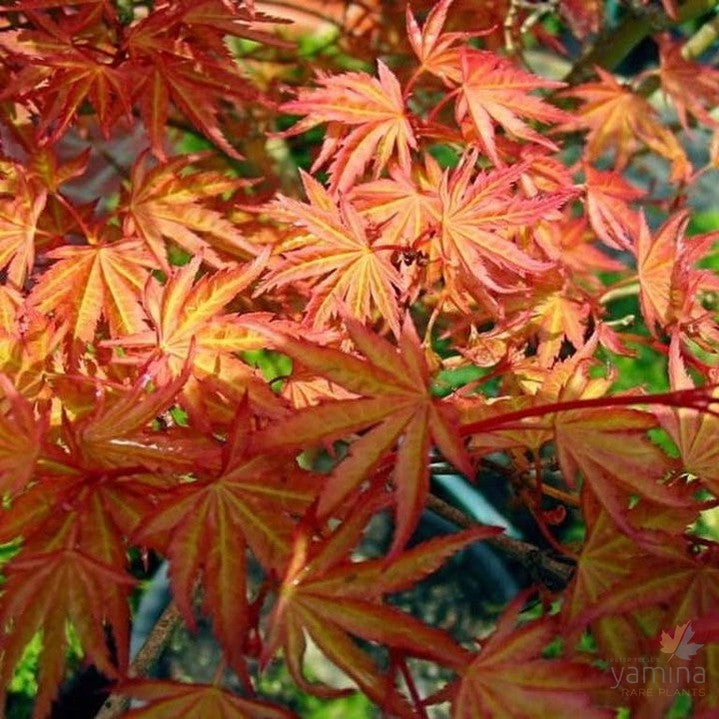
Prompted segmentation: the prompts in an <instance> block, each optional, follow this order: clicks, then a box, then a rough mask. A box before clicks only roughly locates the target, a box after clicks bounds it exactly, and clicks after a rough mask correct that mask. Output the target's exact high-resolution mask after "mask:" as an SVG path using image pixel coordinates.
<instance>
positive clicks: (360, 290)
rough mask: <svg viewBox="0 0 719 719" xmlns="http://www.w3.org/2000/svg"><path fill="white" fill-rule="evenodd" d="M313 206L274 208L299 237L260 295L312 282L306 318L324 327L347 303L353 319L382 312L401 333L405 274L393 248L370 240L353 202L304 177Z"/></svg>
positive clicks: (286, 246) (284, 250) (281, 202)
mask: <svg viewBox="0 0 719 719" xmlns="http://www.w3.org/2000/svg"><path fill="white" fill-rule="evenodd" d="M302 181H303V183H304V186H305V190H306V192H307V196H308V197H309V199H310V204H306V203H303V202H298V201H297V200H293V199H291V198H289V197H280V198H279V199H278V200H277V201H276V202H275V204H274V205H273V209H274V212H275V213H276V214H277V216H278V218H279V219H282V220H285V221H286V222H291V223H292V224H293V225H295V226H297V227H299V228H300V232H301V234H300V235H299V236H291V237H290V238H289V239H288V240H286V241H285V242H283V243H281V244H280V246H279V252H280V253H281V254H282V256H283V259H282V260H281V261H280V262H279V263H277V264H276V266H275V267H274V268H273V270H272V271H271V272H270V273H269V274H268V275H267V276H266V277H265V279H264V282H263V283H262V284H261V285H260V288H259V290H258V291H262V292H266V291H267V290H270V289H272V288H273V287H277V286H280V285H285V284H288V283H294V282H299V281H301V280H309V282H310V283H311V287H312V289H311V294H310V301H309V303H308V304H307V307H306V308H305V318H306V320H307V321H308V322H310V323H312V324H314V325H315V326H324V325H326V323H327V321H328V320H329V319H331V318H332V317H333V316H336V315H337V314H338V312H339V304H338V302H342V303H344V305H346V306H347V308H348V309H349V311H350V312H351V313H352V315H353V316H354V317H356V318H357V319H360V320H367V319H370V318H371V317H372V314H373V313H372V310H373V309H374V308H377V309H378V310H379V312H380V314H381V315H382V317H383V318H384V319H385V320H386V321H387V322H388V324H389V326H390V327H391V329H392V331H393V332H394V333H395V335H398V334H399V311H398V309H397V295H398V290H399V287H400V284H401V280H400V275H399V273H398V272H397V270H396V269H395V267H393V265H392V263H391V261H390V259H391V252H392V251H391V250H389V251H388V250H387V249H383V248H382V247H380V245H382V244H383V241H382V238H380V240H379V241H375V240H373V239H372V238H371V237H370V236H369V228H368V226H367V223H366V221H365V220H363V218H362V216H361V215H360V214H359V213H358V212H357V211H356V210H355V208H354V207H353V206H352V204H351V203H350V202H349V201H347V200H344V199H342V198H341V199H340V200H339V207H338V206H337V205H336V204H335V201H334V200H333V199H332V197H331V196H330V195H329V194H328V193H327V192H326V191H325V190H324V189H323V188H322V186H321V185H320V184H319V183H318V182H317V181H316V180H314V179H313V178H312V177H310V176H309V175H307V174H305V173H302Z"/></svg>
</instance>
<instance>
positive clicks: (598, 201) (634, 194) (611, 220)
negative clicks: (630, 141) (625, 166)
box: [584, 165, 645, 250]
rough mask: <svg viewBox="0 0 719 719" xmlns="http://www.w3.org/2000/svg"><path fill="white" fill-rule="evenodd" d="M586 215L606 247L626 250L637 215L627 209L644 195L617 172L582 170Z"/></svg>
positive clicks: (634, 232) (630, 243)
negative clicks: (584, 177) (583, 173)
mask: <svg viewBox="0 0 719 719" xmlns="http://www.w3.org/2000/svg"><path fill="white" fill-rule="evenodd" d="M584 172H585V175H586V179H585V192H586V206H587V215H588V217H589V222H590V224H591V226H592V229H593V230H594V231H595V232H596V233H597V235H598V236H599V238H600V239H601V240H602V241H603V242H606V244H608V245H609V246H610V247H615V248H617V249H625V250H626V249H629V248H630V247H631V245H632V242H633V240H634V238H635V237H636V236H637V233H638V231H639V225H638V216H637V213H636V212H635V211H634V210H632V209H631V207H630V206H629V203H630V202H634V201H636V200H638V199H640V198H641V197H643V196H644V194H645V193H644V191H643V190H640V189H638V188H636V187H634V186H633V185H630V184H629V183H628V182H627V181H626V180H625V179H624V178H623V177H622V176H621V175H620V174H619V173H616V172H602V171H601V170H595V169H594V168H593V167H590V166H589V165H587V166H586V167H585V169H584Z"/></svg>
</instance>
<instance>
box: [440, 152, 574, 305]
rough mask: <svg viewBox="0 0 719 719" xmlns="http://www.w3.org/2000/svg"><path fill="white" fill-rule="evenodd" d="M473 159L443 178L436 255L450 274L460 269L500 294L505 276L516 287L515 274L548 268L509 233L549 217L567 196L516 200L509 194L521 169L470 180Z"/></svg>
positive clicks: (479, 176)
mask: <svg viewBox="0 0 719 719" xmlns="http://www.w3.org/2000/svg"><path fill="white" fill-rule="evenodd" d="M473 160H474V155H473V154H471V153H470V154H469V155H468V156H466V158H465V162H464V163H463V164H462V165H460V166H459V167H458V168H457V169H456V170H454V171H453V172H452V173H446V174H445V175H444V177H443V178H442V183H441V184H440V187H439V197H440V202H441V208H442V210H441V211H442V214H441V218H440V219H441V227H440V231H441V236H440V243H439V244H440V252H441V256H442V258H443V260H444V262H445V263H446V264H447V265H448V267H449V268H450V269H449V272H450V273H451V268H452V267H460V268H461V269H462V270H463V271H464V273H465V275H468V276H470V277H471V276H474V277H475V278H476V279H477V280H479V282H480V283H481V284H482V285H484V286H486V287H488V288H490V289H493V290H496V291H499V292H501V291H503V290H504V289H506V285H505V284H503V283H504V282H505V277H506V278H507V279H508V280H509V282H510V285H514V284H516V279H517V276H522V275H524V274H527V273H537V272H542V271H544V270H546V269H548V268H549V267H550V266H551V265H550V264H549V263H547V262H545V261H541V260H538V259H535V258H534V257H531V256H530V255H528V254H527V253H526V252H524V251H523V250H522V249H520V247H519V246H518V245H517V244H515V243H514V242H512V239H511V235H510V234H509V233H511V232H512V231H513V230H516V229H517V228H520V227H524V226H526V225H528V224H530V223H532V222H536V221H537V220H538V219H540V218H545V217H547V214H548V213H550V212H552V211H553V210H555V209H557V208H558V207H560V206H561V205H562V204H563V203H564V202H566V200H567V198H568V195H566V194H563V193H558V194H554V195H549V196H547V197H542V198H531V199H525V198H522V197H519V196H517V195H516V194H514V193H513V192H511V190H512V187H513V185H514V184H515V183H516V182H517V180H518V179H519V177H520V176H521V174H522V172H523V170H524V169H525V167H524V166H522V165H515V166H514V167H512V168H506V169H499V170H493V171H491V172H487V173H484V172H480V173H478V174H477V175H476V176H475V177H474V179H472V174H473V165H474V162H473ZM508 235H509V236H508ZM502 271H503V272H504V274H503V273H502ZM507 275H508V277H507ZM451 282H452V280H451V277H450V284H451Z"/></svg>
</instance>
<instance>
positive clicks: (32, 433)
mask: <svg viewBox="0 0 719 719" xmlns="http://www.w3.org/2000/svg"><path fill="white" fill-rule="evenodd" d="M0 389H1V390H2V393H3V395H4V398H5V401H6V402H7V404H8V405H9V407H8V409H7V410H6V411H5V412H3V413H2V414H0V492H2V493H3V494H4V493H6V492H7V493H10V494H12V493H14V492H16V491H17V490H19V489H21V488H22V487H24V486H25V485H26V484H27V483H28V482H29V481H30V479H31V478H32V474H33V471H34V469H35V461H36V460H37V457H38V453H39V450H40V438H41V436H42V433H43V431H44V430H45V429H46V427H45V424H46V422H45V421H44V418H43V420H41V421H38V420H37V418H36V417H35V412H34V409H33V406H32V404H31V403H30V402H28V401H27V400H26V399H25V397H23V396H22V395H21V394H20V393H19V392H18V391H17V389H15V387H14V386H13V384H12V383H11V382H10V379H9V378H8V377H7V375H4V374H0Z"/></svg>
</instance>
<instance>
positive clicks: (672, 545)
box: [570, 538, 719, 716]
mask: <svg viewBox="0 0 719 719" xmlns="http://www.w3.org/2000/svg"><path fill="white" fill-rule="evenodd" d="M718 554H719V546H717V544H716V543H715V542H708V543H707V544H706V546H705V547H704V549H703V551H701V552H699V553H697V552H696V551H694V550H693V549H692V547H691V545H690V543H689V542H687V541H685V540H683V539H682V538H672V539H669V540H667V541H666V542H664V543H663V544H662V545H661V546H657V547H654V548H650V551H648V552H644V555H643V556H642V557H640V558H639V561H635V560H632V562H631V567H632V569H633V571H631V572H629V573H627V574H626V575H625V576H624V577H622V579H621V580H620V581H619V582H617V583H615V584H613V585H612V586H611V588H610V589H609V591H607V592H606V593H604V594H600V595H599V597H598V599H597V601H596V602H595V603H593V604H591V605H590V606H587V607H585V608H584V611H582V612H581V613H580V614H579V616H578V617H576V619H575V620H574V622H573V623H572V624H571V625H570V629H571V630H575V631H576V630H578V629H580V628H582V627H584V626H585V625H586V624H587V623H589V622H594V621H596V620H597V619H599V618H604V617H610V618H612V617H615V616H617V615H619V616H626V615H627V614H629V613H630V612H636V611H638V610H647V611H654V612H655V614H656V613H658V615H659V626H661V627H664V629H667V628H669V629H672V630H673V629H674V628H675V627H678V626H681V625H682V624H684V623H685V622H687V621H690V622H694V621H696V620H700V619H701V618H702V617H704V616H706V615H709V614H711V612H713V611H714V610H715V609H716V606H717V601H719V569H717V567H718V566H719V564H718V563H717V556H718ZM653 624H654V626H656V625H657V622H656V619H655V621H654V623H653ZM650 626H651V625H650ZM655 632H656V635H657V639H656V642H655V643H654V646H653V647H652V648H653V651H654V652H655V653H656V652H657V651H658V650H659V646H660V637H659V634H660V632H659V628H658V627H657V628H656V629H655ZM691 661H692V664H693V666H703V667H704V671H705V673H706V676H707V678H708V677H712V676H713V673H714V667H715V666H716V663H717V661H719V647H717V646H716V645H709V646H707V647H704V649H703V650H702V651H701V652H699V653H698V654H697V655H696V656H694V657H692V659H691ZM691 676H692V675H691V674H690V675H689V677H680V676H675V677H674V678H673V679H672V678H671V677H670V682H669V684H668V686H667V683H666V682H665V683H664V684H662V678H661V677H660V676H652V677H651V680H650V681H648V682H647V684H646V689H647V695H646V699H644V700H643V701H642V705H643V713H642V711H639V710H638V712H637V713H638V715H639V716H657V715H659V716H661V714H662V713H663V711H664V710H665V709H666V708H667V706H668V705H669V704H671V701H672V696H673V694H672V690H673V688H675V687H674V685H675V684H678V686H677V687H676V688H678V689H681V688H682V682H683V681H686V679H688V678H690V677H691ZM659 686H665V687H667V688H668V689H669V690H670V691H664V692H659V691H658V688H659ZM718 705H719V692H718V691H717V687H716V685H715V683H714V682H712V681H707V683H706V686H705V692H704V693H703V695H699V696H698V697H697V706H698V707H714V709H716V707H717V706H718Z"/></svg>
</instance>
